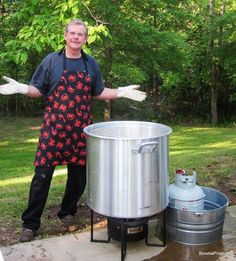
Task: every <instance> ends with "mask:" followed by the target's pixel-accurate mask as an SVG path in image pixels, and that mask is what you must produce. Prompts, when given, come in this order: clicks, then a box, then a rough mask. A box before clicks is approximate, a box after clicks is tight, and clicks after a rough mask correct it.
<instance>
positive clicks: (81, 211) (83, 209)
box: [0, 175, 236, 246]
mask: <svg viewBox="0 0 236 261" xmlns="http://www.w3.org/2000/svg"><path fill="white" fill-rule="evenodd" d="M215 188H216V189H218V190H219V191H221V192H223V193H225V194H226V196H227V197H228V199H229V205H236V175H231V176H228V177H227V179H224V180H223V181H221V182H220V184H219V185H218V186H217V187H215ZM58 209H59V205H58V206H51V207H49V208H47V209H45V211H44V213H43V216H42V225H41V228H40V230H39V231H38V234H37V237H36V239H42V238H49V237H53V236H60V235H64V234H66V233H67V231H66V229H65V228H64V227H63V225H62V224H61V222H60V221H59V219H58V218H57V211H58ZM90 213H91V212H90V208H89V207H88V206H87V205H86V199H82V200H81V201H80V204H79V206H78V213H77V215H76V216H77V217H78V225H79V231H86V230H89V229H90V217H91V215H90ZM106 224H107V223H106V219H105V218H104V216H102V215H99V214H97V213H95V212H94V227H95V228H96V227H106ZM15 227H16V224H15ZM20 232H21V228H20V227H17V228H13V227H11V225H8V224H1V227H0V246H7V245H13V244H15V243H18V238H19V236H20Z"/></svg>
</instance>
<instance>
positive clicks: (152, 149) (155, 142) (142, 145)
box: [137, 141, 158, 153]
mask: <svg viewBox="0 0 236 261" xmlns="http://www.w3.org/2000/svg"><path fill="white" fill-rule="evenodd" d="M147 146H152V147H151V152H155V151H156V150H158V142H157V141H152V142H145V143H142V144H141V145H140V147H139V148H138V150H137V152H138V153H142V150H143V148H144V147H147Z"/></svg>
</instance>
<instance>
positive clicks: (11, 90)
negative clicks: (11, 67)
mask: <svg viewBox="0 0 236 261" xmlns="http://www.w3.org/2000/svg"><path fill="white" fill-rule="evenodd" d="M2 78H3V79H4V80H6V81H7V82H8V83H6V84H3V85H0V94H3V95H10V94H15V93H21V94H26V93H27V92H28V90H29V87H28V85H27V84H23V83H19V82H17V81H15V80H13V79H11V78H9V77H7V76H3V77H2Z"/></svg>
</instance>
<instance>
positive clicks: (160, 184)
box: [84, 121, 172, 218]
mask: <svg viewBox="0 0 236 261" xmlns="http://www.w3.org/2000/svg"><path fill="white" fill-rule="evenodd" d="M84 132H85V133H86V134H87V180H88V186H87V189H88V195H87V203H88V206H89V207H90V208H91V209H92V210H94V211H96V212H97V213H100V214H102V215H105V216H108V217H116V218H142V217H148V216H152V215H155V214H157V213H159V212H161V211H162V210H164V209H165V208H166V207H167V206H168V204H169V191H168V187H169V174H168V168H169V142H168V141H169V134H170V133H171V132H172V130H171V128H169V127H168V126H165V125H162V124H157V123H152V122H141V121H110V122H101V123H96V124H92V125H90V126H87V127H86V128H85V129H84Z"/></svg>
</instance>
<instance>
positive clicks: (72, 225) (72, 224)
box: [60, 215, 78, 232]
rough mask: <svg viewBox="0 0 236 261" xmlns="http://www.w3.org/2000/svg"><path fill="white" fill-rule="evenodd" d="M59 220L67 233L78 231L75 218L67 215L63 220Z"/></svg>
mask: <svg viewBox="0 0 236 261" xmlns="http://www.w3.org/2000/svg"><path fill="white" fill-rule="evenodd" d="M60 220H61V222H62V224H63V225H64V227H65V228H66V229H67V231H68V232H75V231H77V230H78V225H77V222H76V218H75V216H72V215H68V216H65V217H63V218H60Z"/></svg>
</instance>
